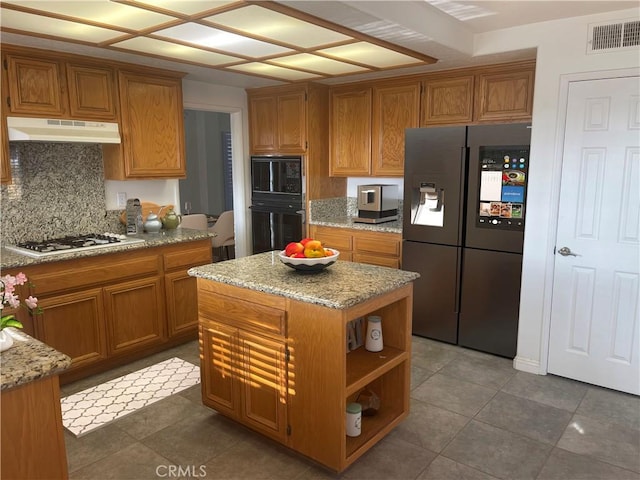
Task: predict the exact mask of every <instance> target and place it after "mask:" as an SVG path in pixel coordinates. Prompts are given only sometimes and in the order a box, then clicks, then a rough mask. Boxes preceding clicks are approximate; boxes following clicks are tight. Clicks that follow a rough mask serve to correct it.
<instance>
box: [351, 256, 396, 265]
mask: <svg viewBox="0 0 640 480" xmlns="http://www.w3.org/2000/svg"><path fill="white" fill-rule="evenodd" d="M353 261H354V262H358V263H368V264H369V265H378V266H380V267H390V268H400V260H399V259H398V257H382V256H380V255H372V254H369V253H354V254H353Z"/></svg>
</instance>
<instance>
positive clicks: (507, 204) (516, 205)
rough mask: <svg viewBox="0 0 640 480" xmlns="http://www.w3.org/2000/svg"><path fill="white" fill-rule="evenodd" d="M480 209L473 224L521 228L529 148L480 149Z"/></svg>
mask: <svg viewBox="0 0 640 480" xmlns="http://www.w3.org/2000/svg"><path fill="white" fill-rule="evenodd" d="M479 159H480V178H479V182H480V188H479V189H478V190H479V202H478V205H479V208H478V215H477V216H476V225H477V226H479V227H486V228H499V229H522V228H524V203H525V200H526V184H527V170H528V167H529V147H527V146H524V145H520V146H508V147H506V146H500V147H480V155H479Z"/></svg>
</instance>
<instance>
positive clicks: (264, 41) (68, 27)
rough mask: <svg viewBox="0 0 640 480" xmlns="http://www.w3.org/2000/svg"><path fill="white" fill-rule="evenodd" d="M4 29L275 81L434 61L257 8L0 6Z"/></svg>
mask: <svg viewBox="0 0 640 480" xmlns="http://www.w3.org/2000/svg"><path fill="white" fill-rule="evenodd" d="M2 8H3V9H2V29H3V31H6V32H13V33H28V34H30V35H37V36H39V37H42V38H50V39H56V40H58V39H64V40H66V41H70V42H75V43H78V44H83V45H88V46H93V47H101V48H106V49H112V50H117V51H121V52H134V53H141V54H144V55H152V56H156V57H159V58H164V59H169V60H175V61H178V62H183V63H187V64H193V65H198V66H202V67H211V68H217V69H222V70H227V71H233V72H242V73H246V74H251V75H258V76H262V77H267V78H271V79H274V80H280V81H301V80H322V79H324V78H328V77H335V76H342V75H349V74H354V73H365V72H376V71H381V70H388V69H395V68H401V67H410V66H420V65H426V64H430V63H434V62H435V61H436V59H434V58H432V57H430V56H428V55H425V54H422V53H419V52H416V51H412V50H410V49H407V48H404V47H401V46H399V45H394V44H392V43H389V42H386V41H384V40H381V39H378V38H374V37H371V36H369V35H366V34H363V33H360V32H357V31H355V30H351V29H348V28H345V27H343V26H340V25H337V24H335V23H332V22H328V21H325V20H322V19H320V18H318V17H315V16H312V15H309V14H307V13H303V12H301V11H299V10H295V9H293V8H290V7H287V6H284V5H282V4H279V3H275V2H269V1H261V2H252V1H237V0H226V1H206V2H205V1H169V0H112V1H109V0H92V1H85V2H78V1H51V0H45V1H11V0H9V1H6V2H2Z"/></svg>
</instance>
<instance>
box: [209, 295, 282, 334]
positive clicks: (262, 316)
mask: <svg viewBox="0 0 640 480" xmlns="http://www.w3.org/2000/svg"><path fill="white" fill-rule="evenodd" d="M198 314H199V316H200V317H205V318H209V319H211V320H214V321H216V322H220V323H222V324H224V325H229V326H233V327H237V328H242V329H245V330H252V331H254V332H258V333H268V334H275V335H281V336H284V335H285V334H286V321H285V312H284V310H278V309H276V308H272V307H268V306H265V305H258V304H257V303H251V302H245V301H244V300H239V299H238V298H232V297H226V296H224V295H212V294H205V295H199V296H198Z"/></svg>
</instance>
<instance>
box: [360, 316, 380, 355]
mask: <svg viewBox="0 0 640 480" xmlns="http://www.w3.org/2000/svg"><path fill="white" fill-rule="evenodd" d="M364 348H366V349H367V350H369V351H370V352H380V351H382V349H383V348H384V345H383V343H382V318H381V317H380V316H378V315H370V316H369V317H368V318H367V338H366V341H365V347H364Z"/></svg>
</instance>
